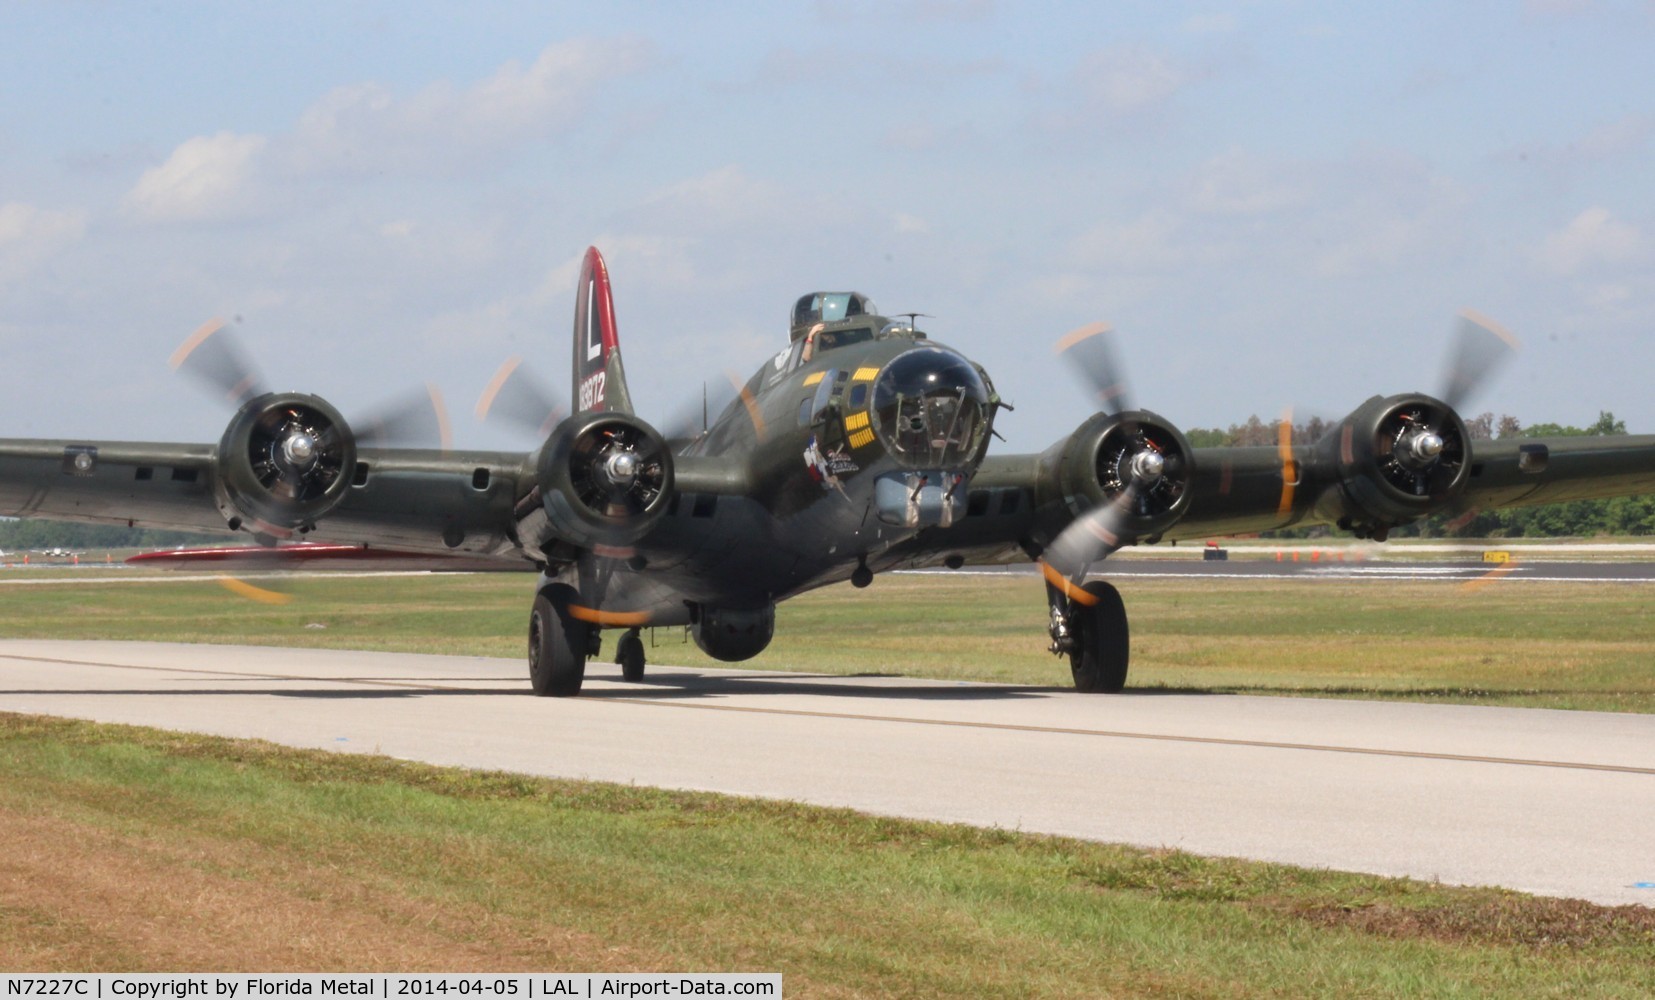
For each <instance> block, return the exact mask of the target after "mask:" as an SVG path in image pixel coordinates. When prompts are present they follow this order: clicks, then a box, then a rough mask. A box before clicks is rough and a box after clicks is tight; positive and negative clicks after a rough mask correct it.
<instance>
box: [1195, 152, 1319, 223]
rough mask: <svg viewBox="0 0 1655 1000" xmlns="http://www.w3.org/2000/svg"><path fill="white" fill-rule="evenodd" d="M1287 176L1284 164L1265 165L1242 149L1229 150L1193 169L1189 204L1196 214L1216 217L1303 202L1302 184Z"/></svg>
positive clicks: (1256, 211) (1274, 208)
mask: <svg viewBox="0 0 1655 1000" xmlns="http://www.w3.org/2000/svg"><path fill="white" fill-rule="evenodd" d="M1293 172H1294V173H1299V172H1301V171H1298V170H1296V169H1295V170H1293ZM1288 173H1289V168H1287V167H1284V166H1283V165H1280V164H1269V163H1265V162H1263V161H1262V160H1260V159H1258V158H1257V157H1255V156H1253V155H1252V154H1251V153H1248V152H1246V151H1245V150H1240V149H1232V150H1229V151H1227V152H1224V153H1220V154H1219V155H1218V156H1215V157H1213V158H1212V159H1210V160H1208V161H1207V162H1206V163H1203V164H1202V165H1201V166H1200V167H1199V168H1197V169H1196V171H1195V174H1194V176H1193V177H1192V178H1191V190H1190V201H1191V204H1192V206H1193V207H1194V208H1195V209H1196V210H1197V211H1201V212H1211V213H1214V214H1218V215H1262V214H1267V213H1270V212H1275V211H1279V210H1281V209H1284V208H1287V207H1289V206H1292V205H1294V204H1297V203H1300V202H1302V201H1303V200H1304V199H1305V197H1306V195H1307V192H1306V190H1305V189H1304V187H1303V186H1302V184H1295V183H1293V181H1292V180H1290V179H1289V177H1288ZM1300 180H1302V178H1300Z"/></svg>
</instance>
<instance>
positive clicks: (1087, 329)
mask: <svg viewBox="0 0 1655 1000" xmlns="http://www.w3.org/2000/svg"><path fill="white" fill-rule="evenodd" d="M1114 329H1115V328H1114V327H1112V326H1110V325H1109V324H1108V323H1088V324H1086V325H1085V326H1083V327H1081V328H1079V329H1078V330H1070V331H1069V332H1068V333H1066V334H1064V335H1063V336H1062V337H1061V338H1060V339H1059V340H1058V342H1057V344H1056V345H1055V346H1053V348H1052V353H1053V354H1062V353H1063V352H1064V351H1067V350H1068V349H1069V348H1071V347H1073V346H1075V345H1076V344H1078V343H1080V342H1081V341H1083V340H1085V339H1087V338H1088V337H1096V336H1097V335H1098V334H1100V333H1109V332H1111V331H1112V330H1114Z"/></svg>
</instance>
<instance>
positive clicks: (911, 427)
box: [873, 347, 989, 469]
mask: <svg viewBox="0 0 1655 1000" xmlns="http://www.w3.org/2000/svg"><path fill="white" fill-rule="evenodd" d="M988 399H989V395H988V388H987V386H985V385H984V384H983V379H982V376H981V375H980V374H978V372H977V368H976V366H975V365H973V364H972V363H971V362H969V361H967V360H966V359H965V358H963V357H961V356H960V355H958V354H955V353H954V352H953V351H950V350H946V349H943V348H940V347H919V348H915V349H914V350H911V351H906V352H904V353H902V354H899V355H897V357H896V358H895V359H893V360H892V361H891V362H890V363H889V364H887V365H886V366H885V368H884V370H883V371H881V372H880V373H879V378H878V379H877V380H876V381H875V382H874V390H873V410H874V414H875V416H876V417H877V418H878V419H877V424H876V426H877V428H878V432H879V436H880V438H881V439H882V440H883V441H884V444H885V447H886V450H887V451H888V452H889V453H890V454H891V455H892V457H894V458H896V459H897V460H898V461H900V462H902V463H903V464H905V465H907V466H909V467H910V468H927V469H949V468H958V467H959V466H962V465H965V464H967V462H968V461H969V460H970V458H971V457H972V456H973V455H975V454H976V452H977V446H978V445H979V444H980V443H981V442H982V435H983V434H984V433H986V431H987V418H988V414H987V409H988Z"/></svg>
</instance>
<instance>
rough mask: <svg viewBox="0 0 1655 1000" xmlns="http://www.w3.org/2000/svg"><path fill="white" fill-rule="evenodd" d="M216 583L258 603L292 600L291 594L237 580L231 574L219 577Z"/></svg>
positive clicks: (286, 602)
mask: <svg viewBox="0 0 1655 1000" xmlns="http://www.w3.org/2000/svg"><path fill="white" fill-rule="evenodd" d="M218 585H219V586H220V587H223V588H224V589H225V590H228V591H229V592H230V593H232V594H237V595H239V596H241V597H245V598H247V599H248V600H252V601H258V602H259V603H260V604H289V603H292V601H293V595H292V594H284V593H282V592H281V591H279V590H267V589H265V588H264V587H259V586H256V585H254V584H251V583H248V582H247V581H246V580H238V579H236V578H235V577H233V576H221V577H219V578H218Z"/></svg>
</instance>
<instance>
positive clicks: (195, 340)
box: [167, 316, 224, 371]
mask: <svg viewBox="0 0 1655 1000" xmlns="http://www.w3.org/2000/svg"><path fill="white" fill-rule="evenodd" d="M222 329H224V320H223V319H221V318H220V317H217V316H214V317H213V318H212V319H210V320H208V321H207V322H205V323H203V324H201V325H200V326H198V327H196V328H195V332H194V333H192V334H190V335H189V336H188V337H185V338H184V342H183V343H182V344H179V345H178V349H177V350H176V351H173V352H172V357H170V358H168V359H167V364H168V365H169V366H170V367H171V368H172V369H173V370H175V371H176V370H177V369H178V367H179V366H180V365H182V364H183V363H184V360H185V359H186V358H188V357H189V356H190V355H191V354H192V353H194V351H195V349H196V348H198V347H200V346H201V345H202V344H203V343H205V342H206V340H207V338H208V337H211V336H212V335H213V334H215V333H217V332H218V331H220V330H222Z"/></svg>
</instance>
